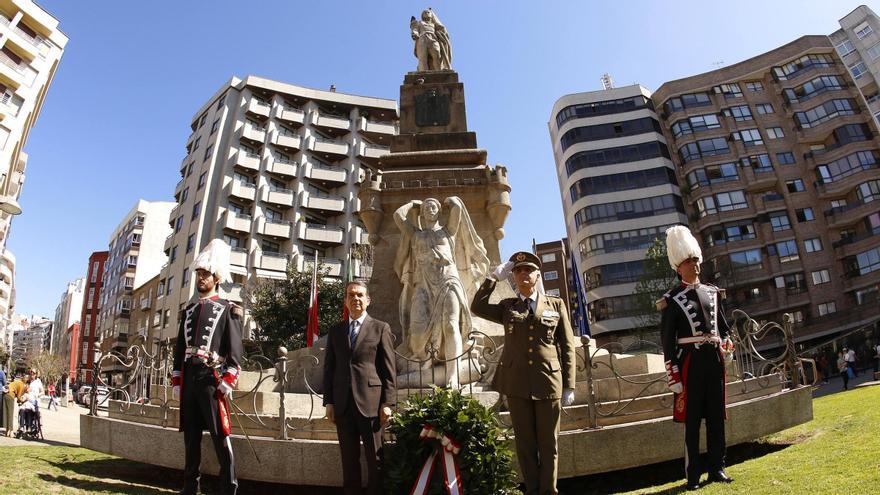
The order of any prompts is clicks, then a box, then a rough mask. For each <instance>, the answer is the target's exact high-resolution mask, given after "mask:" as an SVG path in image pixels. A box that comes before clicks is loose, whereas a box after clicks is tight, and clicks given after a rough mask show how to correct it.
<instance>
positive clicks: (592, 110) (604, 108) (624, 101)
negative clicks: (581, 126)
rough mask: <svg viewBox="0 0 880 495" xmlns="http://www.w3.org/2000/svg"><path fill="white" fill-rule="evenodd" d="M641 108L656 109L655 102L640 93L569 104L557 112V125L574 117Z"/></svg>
mask: <svg viewBox="0 0 880 495" xmlns="http://www.w3.org/2000/svg"><path fill="white" fill-rule="evenodd" d="M640 108H650V109H651V110H654V103H653V102H652V101H651V100H649V99H648V98H646V97H644V96H641V95H639V96H633V97H632V98H621V99H619V100H606V101H597V102H593V103H578V104H577V105H569V106H567V107H565V108H563V109H562V110H560V111H559V113H557V114H556V127H557V128H560V127H562V124H564V123H566V122H568V121H569V120H572V119H581V118H586V117H598V116H600V115H611V114H615V113H623V112H631V111H633V110H638V109H640Z"/></svg>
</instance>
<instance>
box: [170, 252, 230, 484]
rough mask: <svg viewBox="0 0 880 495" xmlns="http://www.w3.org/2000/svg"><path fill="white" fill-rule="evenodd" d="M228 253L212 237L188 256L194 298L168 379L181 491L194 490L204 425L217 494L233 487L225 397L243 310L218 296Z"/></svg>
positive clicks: (226, 275) (183, 315)
mask: <svg viewBox="0 0 880 495" xmlns="http://www.w3.org/2000/svg"><path fill="white" fill-rule="evenodd" d="M229 254H230V248H229V245H227V244H226V243H225V242H224V241H222V240H220V239H214V240H213V241H211V242H210V244H208V245H207V246H206V247H205V249H204V250H203V251H202V252H201V253H200V254H199V256H198V257H197V258H196V259H195V261H193V264H192V267H191V268H192V272H193V273H194V274H195V277H196V284H197V289H198V293H199V294H198V299H197V300H195V301H193V302H191V303H190V304H188V305H187V306H186V309H184V310H183V311H182V312H181V315H180V330H179V331H178V334H177V344H176V347H175V349H174V370H173V372H172V378H171V383H172V385H173V386H174V388H173V397H174V398H175V399H177V400H179V401H180V431H183V439H184V448H185V452H186V466H185V468H184V471H183V478H184V481H183V490H181V492H180V493H182V494H186V495H189V494H193V495H194V494H196V493H198V491H199V465H200V464H201V452H202V451H201V443H202V432H203V431H204V430H208V432H209V433H210V434H211V440H212V441H213V443H214V451H215V452H216V453H217V461H218V463H219V465H220V490H221V493H223V494H229V495H231V494H234V493H235V492H236V490H237V488H238V481H237V480H236V477H235V458H234V456H233V454H232V443H231V442H230V439H229V434H230V430H231V425H230V421H229V420H230V410H229V396H230V394H231V393H232V389H233V388H235V384H236V382H237V380H238V375H239V372H240V371H241V366H240V362H241V354H242V347H241V318H242V310H241V308H240V307H238V306H236V305H235V304H234V303H232V302H229V301H227V300H225V299H220V297H219V296H218V295H217V286H218V285H219V284H220V283H222V282H224V281H227V280H230V279H231V277H230V274H229Z"/></svg>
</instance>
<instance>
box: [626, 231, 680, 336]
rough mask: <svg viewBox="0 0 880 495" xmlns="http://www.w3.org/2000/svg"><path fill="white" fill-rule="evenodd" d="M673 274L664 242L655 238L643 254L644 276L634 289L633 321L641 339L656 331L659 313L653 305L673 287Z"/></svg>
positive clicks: (662, 239) (674, 279)
mask: <svg viewBox="0 0 880 495" xmlns="http://www.w3.org/2000/svg"><path fill="white" fill-rule="evenodd" d="M675 282H676V276H675V272H674V271H673V270H672V268H671V267H670V266H669V260H668V258H667V257H666V242H665V239H664V238H662V237H657V238H656V239H654V241H653V242H651V245H650V246H649V247H648V250H647V251H646V252H645V260H644V275H642V277H641V278H640V279H639V281H638V283H636V288H635V294H634V295H635V303H636V304H635V305H636V308H635V311H636V313H637V314H636V316H635V319H636V320H637V321H638V332H639V334H640V337H641V338H644V335H645V334H648V333H653V332H656V331H657V330H658V327H659V325H660V311H658V310H657V307H656V306H655V303H656V302H657V300H658V299H660V298H661V297H663V294H664V293H665V292H666V291H667V290H669V289H670V288H672V287H673V286H674V285H675Z"/></svg>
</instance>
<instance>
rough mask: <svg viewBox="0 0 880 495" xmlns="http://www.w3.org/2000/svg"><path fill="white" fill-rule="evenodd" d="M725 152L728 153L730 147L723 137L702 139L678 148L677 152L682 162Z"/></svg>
mask: <svg viewBox="0 0 880 495" xmlns="http://www.w3.org/2000/svg"><path fill="white" fill-rule="evenodd" d="M727 153H730V147H729V146H728V144H727V140H726V139H724V138H713V139H702V140H700V141H697V142H695V143H688V144H686V145H684V146H682V147H681V148H679V149H678V154H679V156H681V159H682V161H684V162H689V161H691V160H697V159H701V158H705V157H708V156H716V155H723V154H727Z"/></svg>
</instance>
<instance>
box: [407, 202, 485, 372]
mask: <svg viewBox="0 0 880 495" xmlns="http://www.w3.org/2000/svg"><path fill="white" fill-rule="evenodd" d="M444 210H445V211H444ZM445 212H448V215H447V220H446V224H445V225H443V224H441V213H445ZM394 222H395V223H396V224H397V227H398V229H400V233H401V239H400V244H399V246H398V249H397V257H396V258H395V260H394V271H395V272H396V273H397V276H398V277H399V278H400V282H401V283H402V284H403V289H402V290H401V294H400V303H399V311H400V324H401V328H402V329H403V343H402V344H401V345H400V346H399V350H398V352H400V353H401V354H402V355H404V356H405V357H408V358H410V359H416V360H419V361H422V360H427V358H428V357H429V354H428V350H429V347H432V348H433V349H437V350H438V351H439V357H440V358H441V359H443V360H450V361H447V363H446V380H445V381H446V385H447V386H448V387H450V388H455V389H457V388H458V387H459V383H460V382H459V368H458V365H459V360H458V359H454V358H456V357H459V356H460V355H461V354H462V352H463V346H462V335H467V334H468V333H469V332H470V331H471V329H472V320H471V314H470V310H469V309H468V308H469V307H470V299H471V296H472V295H473V294H474V293H475V292H476V289H477V287H478V285H479V281H480V280H481V279H482V278H483V277H484V276H485V274H486V273H488V270H489V258H488V257H487V256H486V248H485V247H484V246H483V240H482V239H481V238H480V236H479V235H478V234H477V231H476V230H475V229H474V225H473V223H472V222H471V217H470V215H469V214H468V211H467V208H465V205H464V202H463V201H462V200H461V199H460V198H458V197H455V196H450V197H448V198H446V199H445V200H444V201H443V204H442V205H441V204H440V201H438V200H436V199H434V198H428V199H426V200H424V201H419V200H413V201H410V202H409V203H406V204H405V205H403V206H401V207H400V208H398V209H397V211H395V212H394ZM426 365H432V363H429V362H426Z"/></svg>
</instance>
